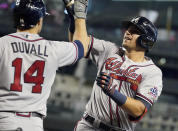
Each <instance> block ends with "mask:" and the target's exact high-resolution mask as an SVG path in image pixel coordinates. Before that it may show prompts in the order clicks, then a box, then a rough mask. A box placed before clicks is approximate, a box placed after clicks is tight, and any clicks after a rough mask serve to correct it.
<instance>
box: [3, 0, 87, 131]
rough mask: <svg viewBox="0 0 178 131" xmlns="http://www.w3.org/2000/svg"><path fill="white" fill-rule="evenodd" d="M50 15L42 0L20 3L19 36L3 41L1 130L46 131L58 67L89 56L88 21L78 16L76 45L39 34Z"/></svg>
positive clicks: (16, 14)
mask: <svg viewBox="0 0 178 131" xmlns="http://www.w3.org/2000/svg"><path fill="white" fill-rule="evenodd" d="M79 4H80V3H79ZM81 4H82V3H81ZM46 14H47V13H46V8H45V5H44V2H43V1H42V0H17V1H16V6H15V8H14V12H13V15H14V22H15V27H16V28H17V33H13V34H9V35H7V36H4V37H2V38H0V58H1V59H0V73H1V75H0V131H15V130H16V131H22V130H23V131H43V118H44V117H45V116H46V103H47V99H48V97H49V94H50V90H51V86H52V83H53V81H54V78H55V74H56V70H57V68H58V67H62V66H66V65H71V64H73V63H75V62H76V61H77V60H79V59H80V58H82V57H83V56H84V55H85V54H86V51H87V48H88V44H87V43H88V37H85V36H83V37H80V36H81V31H80V30H81V29H80V28H81V27H80V26H81V24H82V25H83V26H84V25H85V20H84V19H78V18H82V16H80V14H78V13H75V14H76V16H77V18H76V20H75V23H76V25H75V27H76V28H75V33H74V42H58V41H50V40H45V39H44V38H42V37H40V36H39V35H38V33H40V31H41V29H42V22H43V17H44V16H45V15H46ZM85 31H86V30H85V28H84V29H83V28H82V33H83V32H85ZM85 34H86V33H85ZM82 43H83V44H82Z"/></svg>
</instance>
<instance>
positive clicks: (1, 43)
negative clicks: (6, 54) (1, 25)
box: [0, 38, 4, 58]
mask: <svg viewBox="0 0 178 131" xmlns="http://www.w3.org/2000/svg"><path fill="white" fill-rule="evenodd" d="M3 43H4V42H3V39H2V38H0V58H1V57H2V55H3V51H4V45H3Z"/></svg>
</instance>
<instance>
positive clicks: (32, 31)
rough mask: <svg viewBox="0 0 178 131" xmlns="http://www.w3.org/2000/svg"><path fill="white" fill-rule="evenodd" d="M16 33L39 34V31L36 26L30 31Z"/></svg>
mask: <svg viewBox="0 0 178 131" xmlns="http://www.w3.org/2000/svg"><path fill="white" fill-rule="evenodd" d="M17 32H27V33H30V34H38V32H39V29H38V27H37V26H35V27H33V28H31V29H28V30H19V29H17Z"/></svg>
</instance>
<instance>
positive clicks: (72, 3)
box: [63, 0, 88, 19]
mask: <svg viewBox="0 0 178 131" xmlns="http://www.w3.org/2000/svg"><path fill="white" fill-rule="evenodd" d="M63 2H64V5H65V7H66V10H67V13H68V15H69V17H71V16H74V18H75V19H77V18H81V19H86V15H87V8H88V0H63Z"/></svg>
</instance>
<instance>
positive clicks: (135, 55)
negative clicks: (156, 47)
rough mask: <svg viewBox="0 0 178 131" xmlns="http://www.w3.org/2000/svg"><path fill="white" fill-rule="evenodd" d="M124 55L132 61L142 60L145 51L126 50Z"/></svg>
mask: <svg viewBox="0 0 178 131" xmlns="http://www.w3.org/2000/svg"><path fill="white" fill-rule="evenodd" d="M126 56H127V57H128V58H129V59H131V60H132V61H134V62H144V61H146V59H145V52H142V51H141V52H127V51H126Z"/></svg>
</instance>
